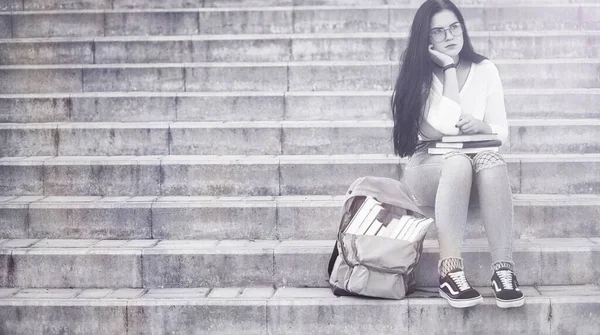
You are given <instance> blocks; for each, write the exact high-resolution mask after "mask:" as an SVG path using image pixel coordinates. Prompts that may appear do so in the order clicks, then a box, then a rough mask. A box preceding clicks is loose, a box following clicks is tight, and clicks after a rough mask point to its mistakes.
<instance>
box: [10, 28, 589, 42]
mask: <svg viewBox="0 0 600 335" xmlns="http://www.w3.org/2000/svg"><path fill="white" fill-rule="evenodd" d="M408 34H409V33H408V32H401V33H397V32H393V33H392V32H352V33H288V34H212V35H173V36H168V35H162V36H158V35H155V36H134V35H131V36H89V37H88V36H77V37H32V38H3V39H0V43H9V44H12V43H60V42H144V41H153V42H155V41H221V40H272V39H320V38H325V39H327V38H331V39H340V38H346V39H361V38H406V37H408ZM469 35H470V36H471V37H502V36H512V37H517V36H519V37H523V36H531V37H544V36H600V30H545V31H484V30H480V31H474V32H471V33H469Z"/></svg>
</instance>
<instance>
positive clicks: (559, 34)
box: [0, 30, 600, 65]
mask: <svg viewBox="0 0 600 335" xmlns="http://www.w3.org/2000/svg"><path fill="white" fill-rule="evenodd" d="M470 36H471V37H472V43H473V46H474V48H475V50H476V51H478V52H479V53H481V54H483V55H486V56H487V57H489V58H491V59H496V58H518V59H521V58H525V59H540V58H544V59H546V58H599V57H600V31H599V30H589V31H588V30H586V31H539V32H536V31H480V32H473V33H472V34H470ZM406 42H407V33H343V34H342V33H340V34H254V35H238V34H233V35H203V36H126V37H54V38H24V39H23V38H15V39H0V63H1V64H4V65H19V64H91V63H97V64H99V63H105V64H106V63H189V62H273V61H275V62H281V61H291V60H295V61H311V60H313V61H316V60H329V61H339V60H354V61H367V60H368V61H384V60H386V61H387V60H391V61H397V60H399V59H400V53H401V52H402V50H404V49H405V46H406ZM164 50H170V51H171V52H169V53H165V52H164ZM239 50H244V52H239Z"/></svg>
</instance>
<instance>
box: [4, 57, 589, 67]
mask: <svg viewBox="0 0 600 335" xmlns="http://www.w3.org/2000/svg"><path fill="white" fill-rule="evenodd" d="M493 62H494V63H495V64H586V63H587V64H598V63H600V58H597V57H589V58H535V59H519V58H500V59H494V60H493ZM398 64H399V63H398V61H389V60H369V61H360V60H341V61H329V60H310V61H305V60H304V61H303V60H291V61H273V62H256V61H250V62H185V63H181V62H180V63H177V62H175V63H160V62H159V63H101V64H20V65H0V70H39V69H107V68H118V69H122V68H165V67H168V68H180V67H211V68H212V67H267V66H268V67H276V66H332V67H341V66H366V65H370V66H376V65H398Z"/></svg>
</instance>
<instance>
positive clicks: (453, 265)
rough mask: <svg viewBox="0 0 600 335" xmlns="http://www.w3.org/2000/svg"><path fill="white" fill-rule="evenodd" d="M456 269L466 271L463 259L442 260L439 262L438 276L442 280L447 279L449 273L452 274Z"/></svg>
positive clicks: (449, 258)
mask: <svg viewBox="0 0 600 335" xmlns="http://www.w3.org/2000/svg"><path fill="white" fill-rule="evenodd" d="M456 269H460V270H463V269H464V265H463V259H462V258H460V257H446V258H443V259H440V260H439V262H438V274H439V275H440V277H442V278H443V277H446V275H447V274H448V272H451V271H453V270H456Z"/></svg>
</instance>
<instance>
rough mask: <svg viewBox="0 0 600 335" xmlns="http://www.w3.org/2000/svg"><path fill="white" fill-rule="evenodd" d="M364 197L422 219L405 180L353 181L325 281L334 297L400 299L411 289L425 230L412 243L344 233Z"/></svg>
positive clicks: (369, 178)
mask: <svg viewBox="0 0 600 335" xmlns="http://www.w3.org/2000/svg"><path fill="white" fill-rule="evenodd" d="M367 196H369V197H373V198H375V199H377V200H378V201H379V202H381V203H383V204H384V205H385V208H386V210H388V211H390V213H392V215H397V216H398V217H401V216H402V215H412V216H415V217H418V218H423V217H425V216H424V215H423V213H422V212H421V210H420V209H419V207H418V206H417V204H416V203H415V201H414V200H413V199H414V198H411V196H410V194H409V192H408V188H407V187H406V185H405V184H404V182H403V181H397V180H394V179H389V178H379V177H363V178H359V179H357V180H356V181H354V183H352V185H351V186H350V188H349V189H348V192H347V193H346V198H345V202H344V206H343V214H342V219H341V222H340V225H339V230H338V236H337V242H336V244H335V247H334V250H333V253H332V256H331V259H330V261H329V269H328V270H329V271H328V272H329V285H330V286H331V289H332V291H333V293H334V294H335V295H337V296H343V295H358V296H367V297H377V298H387V299H403V298H404V297H405V296H406V295H407V294H410V293H412V292H414V290H415V287H416V278H415V269H416V267H417V265H418V264H419V259H420V257H421V253H422V251H423V241H424V240H425V234H426V231H423V232H422V233H421V234H419V235H418V236H417V238H416V239H415V240H414V242H408V241H404V240H396V239H392V238H386V237H380V236H372V235H354V234H346V233H344V230H345V229H346V226H347V225H348V224H349V223H350V220H351V219H352V217H353V215H354V214H355V213H356V212H357V210H358V208H360V205H361V204H362V202H363V201H365V199H366V197H367Z"/></svg>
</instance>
